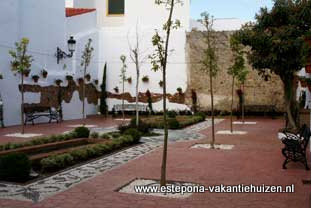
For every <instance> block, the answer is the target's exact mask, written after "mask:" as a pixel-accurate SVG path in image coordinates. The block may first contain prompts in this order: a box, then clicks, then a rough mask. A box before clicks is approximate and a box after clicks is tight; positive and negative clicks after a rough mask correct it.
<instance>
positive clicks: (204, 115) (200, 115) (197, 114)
mask: <svg viewBox="0 0 311 208" xmlns="http://www.w3.org/2000/svg"><path fill="white" fill-rule="evenodd" d="M194 116H198V117H201V119H202V121H205V119H206V114H205V113H204V112H197V113H195V114H194Z"/></svg>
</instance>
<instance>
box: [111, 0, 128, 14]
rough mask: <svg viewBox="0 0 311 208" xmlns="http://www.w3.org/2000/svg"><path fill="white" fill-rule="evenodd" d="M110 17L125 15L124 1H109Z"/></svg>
mask: <svg viewBox="0 0 311 208" xmlns="http://www.w3.org/2000/svg"><path fill="white" fill-rule="evenodd" d="M107 1H108V11H107V14H108V15H124V0H107Z"/></svg>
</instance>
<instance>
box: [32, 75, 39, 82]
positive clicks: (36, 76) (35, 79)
mask: <svg viewBox="0 0 311 208" xmlns="http://www.w3.org/2000/svg"><path fill="white" fill-rule="evenodd" d="M32 79H33V81H34V82H35V83H37V82H38V81H39V76H38V75H34V76H32Z"/></svg>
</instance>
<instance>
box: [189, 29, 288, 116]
mask: <svg viewBox="0 0 311 208" xmlns="http://www.w3.org/2000/svg"><path fill="white" fill-rule="evenodd" d="M217 33H218V35H217V37H218V38H217V54H218V66H219V71H218V75H217V77H216V78H215V81H214V82H213V84H214V95H215V107H216V109H217V110H221V111H229V110H230V104H231V83H232V78H231V76H229V75H228V74H227V69H228V67H229V66H230V65H231V63H232V52H231V50H230V45H229V38H230V34H232V32H217ZM187 44H188V45H187V51H188V59H189V60H188V62H189V63H190V64H189V66H188V89H187V95H186V103H187V104H188V105H191V103H192V101H191V90H192V89H194V90H195V91H196V92H197V97H198V105H199V107H200V108H201V109H203V110H209V109H210V87H209V77H208V75H207V74H206V75H204V73H203V72H202V71H201V68H202V65H200V64H198V62H200V60H201V57H202V54H203V50H204V47H205V45H206V44H205V42H204V38H203V32H200V31H192V32H190V33H188V35H187ZM247 69H248V70H249V74H248V77H247V81H246V83H245V93H246V94H245V104H246V105H275V106H276V109H277V111H281V112H283V111H284V107H283V106H284V101H283V87H282V86H283V85H282V82H281V80H280V79H279V78H278V76H276V75H274V74H271V79H270V80H269V81H265V80H264V78H262V77H261V76H259V75H258V74H257V71H255V70H253V69H252V67H251V66H250V65H249V64H247ZM239 87H240V85H239V84H236V85H235V90H234V91H235V92H234V107H235V108H236V107H237V105H238V96H237V94H236V90H237V89H239Z"/></svg>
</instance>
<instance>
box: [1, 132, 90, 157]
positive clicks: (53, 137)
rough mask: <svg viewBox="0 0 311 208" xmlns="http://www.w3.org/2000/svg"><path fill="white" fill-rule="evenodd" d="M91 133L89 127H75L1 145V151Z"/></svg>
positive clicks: (82, 136)
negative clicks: (62, 131) (58, 132)
mask: <svg viewBox="0 0 311 208" xmlns="http://www.w3.org/2000/svg"><path fill="white" fill-rule="evenodd" d="M89 133H90V131H89V129H88V128H86V127H78V128H75V129H74V130H73V131H72V132H69V133H67V134H59V135H51V136H46V137H41V138H37V139H34V140H31V141H28V142H22V143H7V144H3V145H0V151H5V150H11V149H17V148H21V147H28V146H34V145H41V144H48V143H53V142H60V141H67V140H70V139H76V138H88V137H89Z"/></svg>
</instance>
